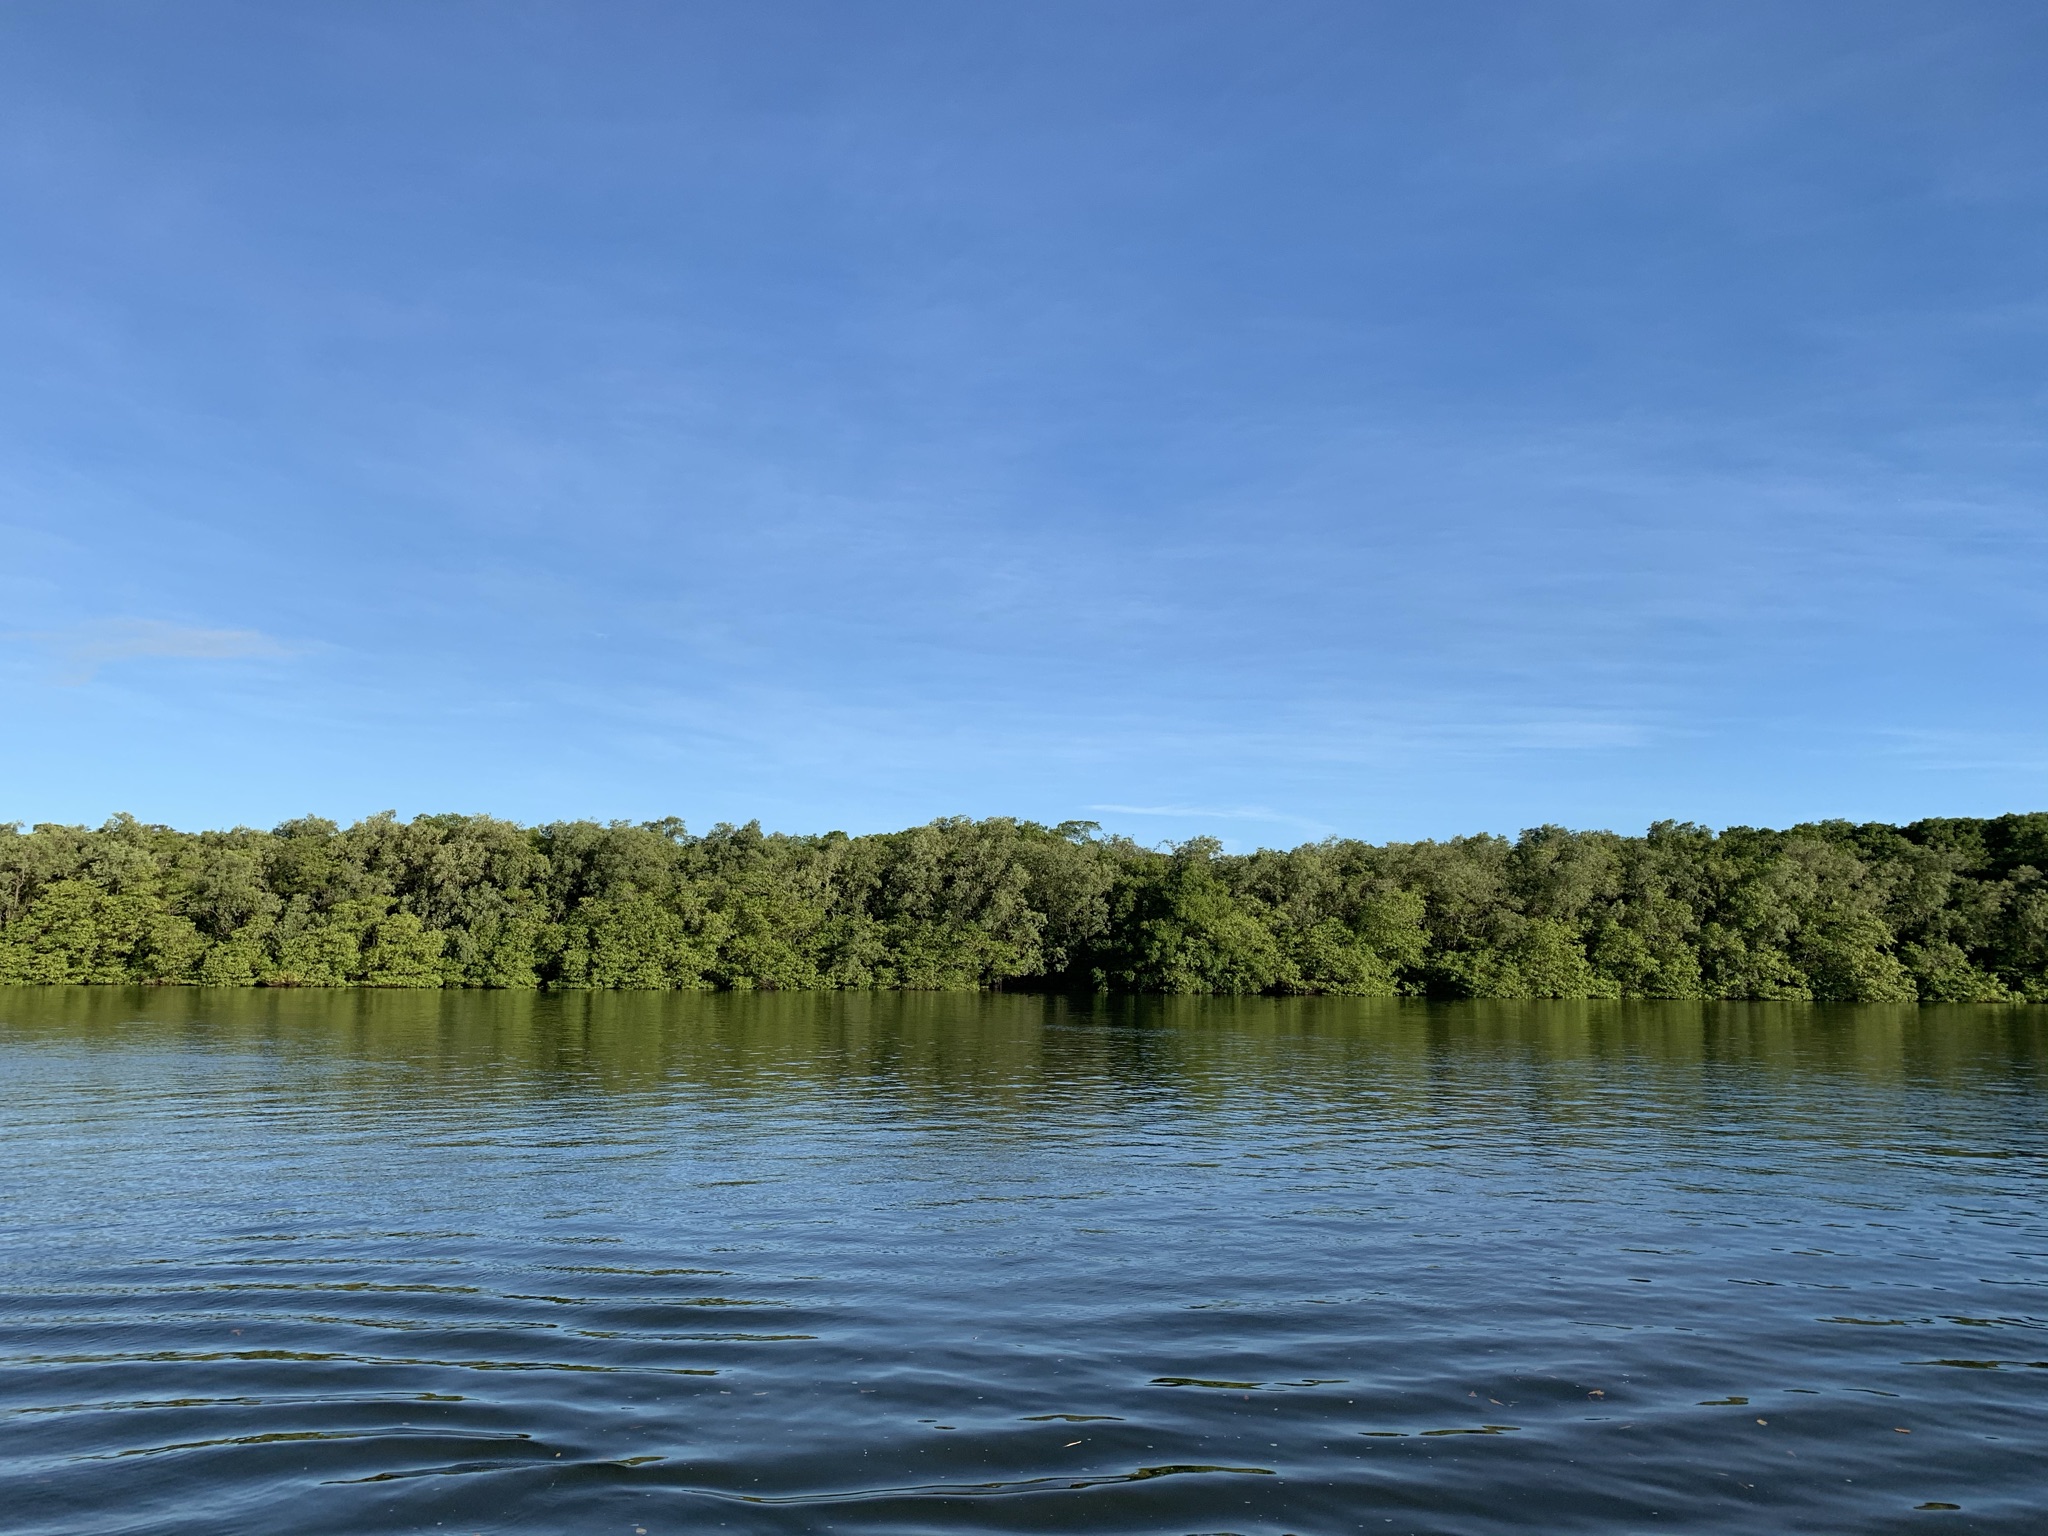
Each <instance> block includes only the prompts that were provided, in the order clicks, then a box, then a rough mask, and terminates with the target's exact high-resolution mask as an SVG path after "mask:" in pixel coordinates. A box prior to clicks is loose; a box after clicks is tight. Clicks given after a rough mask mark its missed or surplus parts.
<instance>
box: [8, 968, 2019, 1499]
mask: <svg viewBox="0 0 2048 1536" xmlns="http://www.w3.org/2000/svg"><path fill="white" fill-rule="evenodd" d="M2044 1012H2048V1011H2044V1010H2003V1009H1955V1010H1934V1009H1930V1010H1925V1011H1915V1010H1910V1009H1903V1010H1901V1009H1858V1010H1832V1011H1830V1010H1815V1009H1807V1008H1795V1007H1786V1006H1711V1007H1700V1006H1694V1005H1678V1004H1671V1005H1616V1004H1588V1005H1581V1004H1519V1005H1510V1004H1491V1005H1489V1004H1471V1005H1456V1006H1425V1005H1421V1004H1398V1005H1397V1004H1383V1003H1357V1002H1338V1001H1301V1002H1271V1001H1260V1002H1243V1003H1226V1002H1202V1003H1187V1004H1166V1003H1154V1004H1147V1005H1126V1006H1120V1007H1117V1006H1103V1007H1093V1006H1089V1005H1072V1004H1067V1003H1063V1002H1057V1001H1048V1000H1042V999H1032V998H1007V997H943V996H942V997H917V996H911V997H903V996H877V997H865V996H860V997H839V998H834V997H792V996H783V997H774V996H763V997H743V996H719V997H701V996H699V997H692V996H598V997H584V996H573V997H524V996H505V995H483V994H460V995H457V994H448V995H442V994H431V995H403V994H372V993H343V994H309V993H251V992H241V993H225V994H222V993H197V992H157V993H137V992H129V993H121V992H105V991H91V990H72V991H11V992H0V1232H4V1246H0V1414H4V1420H0V1424H4V1431H0V1529H5V1530H6V1531H8V1532H10V1533H22V1536H26V1533H42V1532H48V1533H60V1532H61V1533H65V1536H73V1533H78V1532H85V1531H90V1532H94V1533H118V1532H150V1533H152V1536H155V1533H186V1532H190V1533H195V1536H196V1533H201V1532H204V1533H207V1536H217V1533H222V1532H264V1533H293V1532H306V1533H314V1532H319V1533H335V1532H349V1533H357V1532H386V1531H393V1532H395V1531H447V1532H456V1531H465V1532H558V1531H559V1532H568V1531H575V1532H600V1533H615V1536H637V1533H640V1532H646V1533H649V1536H661V1533H670V1532H681V1531H702V1530H724V1531H733V1532H756V1531H758V1532H787V1531H832V1532H938V1531H944V1532H971V1531H1087V1532H1123V1531H1132V1532H1140V1531H1142V1532H1166V1533H1198V1532H1200V1533H1209V1532H1224V1531H1229V1532H1238V1533H1246V1536H1250V1533H1255V1532H1256V1533H1280V1532H1295V1533H1307V1532H1336V1531H1373V1532H1379V1531H1386V1532H1455V1533H1474V1536H1478V1533H1490V1532H1507V1531H1515V1532H1544V1533H1555V1532H1595V1531H1597V1532H1639V1531H1645V1530H1673V1531H1701V1532H1707V1531H1711V1532H1715V1533H1728V1532H1749V1531H1755V1532H1785V1531H1816V1532H1819V1531H1826V1532H1841V1531H1851V1530H1853V1531H1859V1532H1864V1531H1870V1532H1882V1531H1892V1530H1921V1529H1941V1530H1951V1531H1999V1532H2006V1531H2010V1532H2020V1531H2027V1532H2037V1531H2039V1530H2041V1529H2044V1528H2048V1510H2044V1508H2043V1505H2044V1502H2048V1501H2044V1492H2048V1478H2044V1475H2043V1472H2042V1470H2041V1469H2042V1468H2043V1467H2044V1466H2048V1290H2044V1287H2048V1202H2044V1198H2043V1197H2044V1195H2048V1185H2044V1179H2043V1174H2044V1152H2048V1021H2044V1017H2043V1014H2044ZM1947 1506H1957V1507H1954V1508H1949V1507H1947Z"/></svg>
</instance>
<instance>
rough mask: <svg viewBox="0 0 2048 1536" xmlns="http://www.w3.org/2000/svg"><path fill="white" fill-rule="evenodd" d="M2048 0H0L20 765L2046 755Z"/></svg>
mask: <svg viewBox="0 0 2048 1536" xmlns="http://www.w3.org/2000/svg"><path fill="white" fill-rule="evenodd" d="M2044 146H2048V10H2044V9H2043V8H2042V7H2041V6H2039V5H2038V4H2035V3H2016V4H2004V3H1995V0H1939V3H1920V4H1906V5H1901V4H1889V3H1883V0H1853V3H1832V0H1802V3H1789V4H1788V3H1784V0H1770V3H1764V4H1743V3H1740V0H1730V3H1719V4H1715V5H1711V6H1702V5H1698V4H1693V3H1690V0H1686V3H1659V0H1615V3H1582V0H1551V3H1546V4H1544V5H1541V6H1531V5H1527V4H1525V3H1521V0H1510V3H1502V4H1494V3H1471V0H1436V3H1432V4H1430V5H1426V6H1424V5H1415V4H1411V3H1407V0H1399V3H1374V0H1337V3H1331V4H1323V3H1309V0H1273V3H1260V4H1253V3H1249V0H1234V3H1229V4H1211V3H1203V0H1168V3H1157V4H1154V3H1144V0H1081V3H1069V0H1033V3H1032V4H1029V5H1010V6H1002V5H962V4H959V3H957V0H932V3H915V4H901V3H892V0H862V3H859V4H846V3H843V0H831V3H821V4H792V3H783V0H745V3H737V0H735V3H723V4H680V3H670V0H662V3H645V4H642V3H628V0H573V3H561V4H535V3H520V0H493V3H488V4H481V3H479V4H469V3H451V0H338V3H335V0H295V3H294V4H292V5H288V6H280V5H276V4H272V3H269V0H256V3H231V4H230V3H219V0H179V3H177V4H175V5H173V4H162V3H157V0H9V3H7V4H6V5H4V6H0V819H10V818H18V819H19V820H21V821H24V822H37V821H68V822H97V821H99V820H101V819H103V818H105V817H106V816H108V815H111V814H113V813H115V812H118V811H125V812H130V813H133V814H135V815H137V816H140V817H142V818H144V819H145V820H150V821H163V822H169V823H171V824H174V825H178V826H183V827H203V826H228V825H236V824H244V825H252V826H267V825H271V824H274V823H275V822H277V821H280V820H283V819H285V818H287V817H291V816H296V815H302V814H307V813H316V814H321V815H326V816H331V817H334V818H336V819H338V820H341V821H344V822H346V821H348V820H351V819H353V818H355V817H357V816H361V815H365V814H369V813H373V812H375V811H378V810H382V809H385V808H392V809H395V810H397V811H399V812H400V813H401V814H402V815H408V816H410V815H413V814H416V813H419V812H430V811H471V812H490V813H493V814H496V815H500V816H507V817H512V818H515V819H518V820H522V821H528V822H538V821H548V820H554V819H559V818H566V817H575V816H592V817H598V818H602V819H610V818H625V819H630V820H645V819H653V818H657V817H661V816H667V815H675V816H680V817H682V818H683V819H684V820H685V821H686V823H687V824H688V825H689V826H690V827H691V828H692V829H693V830H698V831H702V830H706V829H708V828H709V827H710V826H711V825H712V824H713V823H716V822H719V821H734V822H741V821H746V820H749V819H752V818H759V819H760V820H761V821H762V822H763V823H764V825H766V826H767V827H768V828H770V829H771V830H784V831H800V832H807V831H824V830H827V829H831V828H843V829H845V830H847V831H852V832H862V831H872V830H880V829H885V828H893V827H900V826H905V825H910V824H914V823H918V822H922V821H926V820H929V819H930V818H932V817H934V816H940V815H968V816H985V815H1013V816H1020V817H1029V818H1032V819H1035V820H1040V821H1046V822H1058V821H1064V820H1070V819H1085V820H1094V821H1098V822H1100V823H1102V824H1103V826H1104V827H1105V828H1107V829H1110V830H1113V831H1117V832H1122V833H1127V834H1129V835H1131V836H1134V837H1136V838H1138V839H1139V840H1140V841H1143V842H1147V843H1155V842H1160V841H1164V840H1172V839H1179V838H1185V837H1188V836H1192V835H1195V834H1198V833H1208V834H1215V835H1217V836H1220V837H1222V838H1223V839H1224V841H1225V844H1226V846H1228V847H1231V848H1251V847H1256V846H1291V845H1293V844H1296V843H1300V842H1304V841H1308V840H1311V839H1315V838H1321V837H1325V836H1329V835H1333V834H1335V835H1343V836H1356V837H1366V838H1371V839H1373V840H1376V841H1378V840H1385V839H1389V838H1398V839H1410V838H1422V837H1446V836H1452V835H1456V834H1461V833H1471V832H1478V831H1493V832H1503V833H1510V834H1511V833H1513V832H1515V831H1516V830H1517V829H1519V828H1522V827H1527V826H1533V825H1538V824H1543V823H1552V822H1555V823H1563V824H1566V825H1571V826H1579V827H1613V828H1616V829H1618V830H1622V831H1638V830H1640V829H1641V828H1642V827H1644V826H1645V825H1647V824H1648V823H1649V822H1651V821H1653V820H1657V819H1663V818H1675V819H1679V820H1692V821H1699V822H1704V823H1707V824H1709V825H1713V826H1724V825H1731V824H1748V825H1779V826H1782V825H1788V824H1791V823H1793V822H1797V821H1801V820H1813V819H1820V818H1832V817H1847V818H1850V819H1854V820H1868V819H1878V820H1894V821H1906V820H1911V819H1914V818H1916V817H1921V816H1932V815H1989V814H1997V813H2000V812H2004V811H2009V810H2025V809H2037V808H2048V710H2044V708H2043V705H2044V702H2048V699H2044V690H2043V681H2044V660H2048V645H2044V642H2048V515H2044V512H2048V508H2044V497H2048V411H2044V407H2048V371H2044V364H2048V154H2044V153H2043V148H2044Z"/></svg>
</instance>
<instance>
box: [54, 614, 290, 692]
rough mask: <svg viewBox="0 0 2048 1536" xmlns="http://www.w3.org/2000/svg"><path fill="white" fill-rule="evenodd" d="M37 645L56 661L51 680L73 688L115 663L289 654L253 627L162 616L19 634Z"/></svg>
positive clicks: (203, 659)
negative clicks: (209, 626) (169, 619)
mask: <svg viewBox="0 0 2048 1536" xmlns="http://www.w3.org/2000/svg"><path fill="white" fill-rule="evenodd" d="M18 638H20V639H24V640H28V641H31V642H33V643H35V644H38V645H40V646H42V647H43V648H44V649H45V650H47V651H48V652H49V653H50V654H51V655H52V656H53V657H54V658H55V659H56V661H57V664H58V670H57V674H56V677H55V681H56V682H57V683H59V684H61V685H62V686H64V687H68V688H76V687H82V686H83V685H84V684H86V683H89V682H91V681H92V680H93V679H94V678H95V677H97V676H98V675H99V672H100V670H101V668H103V667H106V666H109V665H111V664H113V663H115V662H122V661H139V660H145V659H156V660H167V661H244V660H258V659H261V660H274V659H280V658H283V657H286V656H290V655H291V654H293V653H292V651H291V649H290V647H288V646H286V645H285V644H283V643H282V642H281V641H279V640H276V639H274V638H272V637H271V636H269V635H266V634H264V633H263V632H262V631H260V630H254V629H207V628H203V627H201V626H198V625H192V624H172V623H169V622H167V621H165V620H162V619H104V620H100V621H98V622H96V623H91V624H80V625H76V626H73V627H72V628H69V629H61V630H31V631H27V632H24V633H22V634H21V635H19V636H18Z"/></svg>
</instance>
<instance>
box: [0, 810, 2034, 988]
mask: <svg viewBox="0 0 2048 1536" xmlns="http://www.w3.org/2000/svg"><path fill="white" fill-rule="evenodd" d="M2044 871H2048V813H2034V814H2029V815H2012V816H1999V817H1993V818H1986V819H1964V818H1944V819H1934V820H1927V821H1917V822H1914V823H1912V824H1911V825H1909V826H1889V825H1882V824H1877V823H1862V824H1852V823H1849V822H1832V821H1831V822H1816V823H1811V824H1807V825H1802V826H1796V827H1793V828H1791V829H1790V830H1788V831H1770V830H1766V829H1758V828H1750V827H1732V828H1728V829H1725V830H1723V831H1719V832H1715V831H1712V830H1710V829H1708V828H1706V827H1701V826H1695V825H1692V824H1690V823H1677V822H1659V823H1658V824H1656V825H1654V826H1652V827H1651V828H1650V829H1649V831H1648V832H1647V833H1646V834H1645V835H1643V836H1640V837H1626V836H1621V835H1618V834H1616V833H1612V832H1574V831H1568V830H1566V829H1564V828H1562V827H1554V826H1546V827H1538V828H1534V829H1532V830H1530V831H1526V832H1523V833H1522V834H1521V835H1520V836H1519V837H1516V838H1513V839H1508V838H1504V837H1497V836H1491V835H1480V836H1473V837H1457V838H1452V839H1450V840H1448V841H1444V842H1415V843H1387V844H1371V843H1364V842H1357V841H1351V840H1346V839H1338V838H1332V839H1329V840H1326V841H1323V842H1317V843H1308V844H1304V845H1303V846H1301V847H1298V848H1294V849H1289V850H1284V851H1283V850H1270V849H1262V850H1260V851H1258V852H1256V853H1245V854H1226V853H1224V852H1223V850H1222V845H1221V844H1220V843H1218V842H1217V841H1215V840H1214V839H1210V838H1195V839H1192V840H1190V841H1188V842H1185V843H1181V844H1179V845H1177V846H1171V847H1159V848H1153V847H1146V846H1143V845H1140V844H1138V843H1135V842H1132V841H1130V840H1129V839H1127V838H1123V837H1116V836H1106V835H1104V834H1103V833H1102V832H1101V830H1100V829H1099V828H1098V827H1097V826H1096V825H1095V824H1094V823H1091V822H1067V823H1063V824H1061V825H1058V826H1044V825H1040V824H1038V823H1034V822H1029V821H1013V820H1009V819H1006V818H1000V817H997V818H991V819H988V820H983V821H972V820H967V819H963V818H951V819H942V820H939V821H934V822H931V823H929V824H928V825H925V826H920V827H913V828H910V829H909V830H907V831H902V832H888V833H878V834H873V835H867V836H859V837H853V836H848V835H847V834H845V833H843V832H829V833H825V834H823V835H817V836H792V835H785V834H780V833H767V832H763V831H762V830H761V828H760V826H759V825H758V824H757V823H749V824H748V825H746V826H730V825H720V826H717V827H714V828H712V829H711V831H709V832H708V833H704V834H701V835H697V834H692V833H690V832H689V831H687V830H686V828H685V827H684V825H683V823H682V822H680V821H676V820H673V819H671V820H666V821H656V822H643V823H624V822H612V823H609V824H600V823H596V822H590V821H568V822H556V823H552V824H549V825H546V826H536V827H528V826H523V825H520V824H518V823H515V822H510V821H502V820H497V819H495V818H492V817H488V816H460V815H433V816H418V817H415V818H413V819H412V820H410V821H402V820H400V819H398V818H397V817H396V816H395V815H392V814H389V813H387V814H384V815H380V816H372V817H369V818H367V819H365V820H362V821H359V822H357V823H355V824H354V825H353V826H349V827H341V826H338V825H336V824H335V823H334V822H332V821H326V820H322V819H319V818H316V817H307V818H304V819H301V820H296V821H288V822H286V823H284V824H283V825H282V826H278V827H275V828H273V829H271V830H270V831H267V832H265V831H255V830H251V829H248V828H236V829H234V830H232V831H224V832H180V831H176V830H173V829H172V828H169V827H163V826H152V825H148V824H145V823H142V822H139V821H137V820H135V819H134V818H132V817H128V816H117V817H115V818H114V819H113V820H111V821H109V822H107V823H106V824H105V825H103V826H100V827H98V828H86V827H77V826H59V825H38V826H35V827H33V828H30V829H27V830H24V829H23V828H22V827H21V826H19V825H15V826H0V983H7V984H40V985H48V984H67V983H93V984H136V983H144V984H164V985H169V984H196V985H204V986H271V987H291V986H296V987H347V986H367V987H525V988H533V987H550V988H656V989H679V988H780V989H815V988H871V987H882V988H917V989H951V988H997V987H1007V988H1011V989H1017V990H1026V989H1039V990H1051V989H1067V988H1080V989H1087V990H1094V991H1113V992H1163V993H1260V992H1265V993H1334V994H1351V995H1358V996H1420V997H1489V998H1730V999H1744V998H1746V999H1792V1000H1811V1001H1820V1002H1896V1003H1910V1002H1943V1003H1998V1002H2042V1001H2048V873H2044Z"/></svg>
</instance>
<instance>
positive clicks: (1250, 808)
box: [1088, 805, 1329, 832]
mask: <svg viewBox="0 0 2048 1536" xmlns="http://www.w3.org/2000/svg"><path fill="white" fill-rule="evenodd" d="M1088 809H1089V810H1091V811H1106V812H1108V813H1109V814H1111V815H1113V816H1177V817H1191V818H1194V819H1196V820H1202V821H1271V822H1278V823H1281V824H1282V825H1285V826H1290V827H1307V828H1309V829H1310V830H1312V831H1318V832H1327V831H1328V830H1329V828H1328V827H1326V826H1325V825H1324V824H1323V823H1322V822H1320V821H1316V820H1314V819H1313V818H1311V817H1307V816H1291V815H1289V814H1288V813H1287V812H1285V811H1275V810H1270V809H1268V808H1267V807H1265V806H1263V805H1091V806H1089V807H1088Z"/></svg>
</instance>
